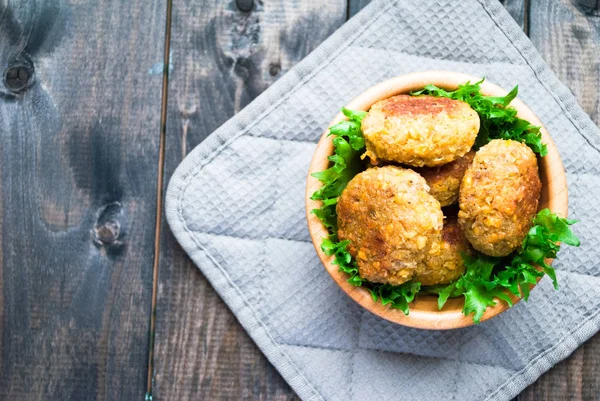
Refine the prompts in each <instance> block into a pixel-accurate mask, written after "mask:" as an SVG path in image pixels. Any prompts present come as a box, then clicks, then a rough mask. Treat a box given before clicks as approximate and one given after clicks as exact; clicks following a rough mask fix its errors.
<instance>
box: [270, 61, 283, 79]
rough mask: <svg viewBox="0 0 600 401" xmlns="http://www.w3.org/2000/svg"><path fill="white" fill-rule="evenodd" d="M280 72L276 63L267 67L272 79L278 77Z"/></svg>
mask: <svg viewBox="0 0 600 401" xmlns="http://www.w3.org/2000/svg"><path fill="white" fill-rule="evenodd" d="M280 72H281V66H280V65H279V64H277V63H272V64H271V65H270V66H269V74H270V75H271V76H272V77H274V76H276V75H278V74H279V73H280Z"/></svg>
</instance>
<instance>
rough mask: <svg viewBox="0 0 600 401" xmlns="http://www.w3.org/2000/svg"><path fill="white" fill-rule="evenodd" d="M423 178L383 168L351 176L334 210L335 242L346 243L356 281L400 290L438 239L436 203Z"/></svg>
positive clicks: (440, 219) (440, 221) (439, 216)
mask: <svg viewBox="0 0 600 401" xmlns="http://www.w3.org/2000/svg"><path fill="white" fill-rule="evenodd" d="M428 190H429V188H428V187H427V184H426V183H425V180H424V179H423V177H421V176H420V175H419V174H417V173H415V172H414V171H412V170H407V169H403V168H400V167H394V166H386V167H375V168H370V169H367V170H365V171H363V172H362V173H360V174H358V175H356V176H355V177H354V178H353V179H352V180H351V181H350V182H349V183H348V186H347V187H346V188H345V189H344V191H343V192H342V194H341V195H340V197H339V199H338V203H337V206H336V211H337V217H338V237H339V239H340V240H342V241H344V240H349V241H350V245H348V251H349V252H350V254H351V255H352V256H353V257H354V258H355V259H356V261H357V264H358V270H359V274H360V277H362V278H363V279H366V280H369V281H371V282H375V283H388V284H392V285H400V284H402V283H405V282H407V281H409V280H411V279H412V278H413V277H414V276H415V274H416V269H417V265H418V264H419V263H420V262H422V261H423V259H424V258H425V256H426V255H427V254H428V252H429V250H430V248H431V245H432V243H433V242H434V240H435V239H436V237H439V236H440V235H441V230H442V224H443V218H444V216H443V215H442V211H441V208H440V204H439V202H438V201H437V200H435V198H434V197H433V196H431V195H430V194H429V192H428Z"/></svg>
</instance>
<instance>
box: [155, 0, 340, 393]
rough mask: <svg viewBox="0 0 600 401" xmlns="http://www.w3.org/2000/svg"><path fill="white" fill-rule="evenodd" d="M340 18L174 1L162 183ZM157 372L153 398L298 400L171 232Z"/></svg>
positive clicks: (269, 5) (280, 1)
mask: <svg viewBox="0 0 600 401" xmlns="http://www.w3.org/2000/svg"><path fill="white" fill-rule="evenodd" d="M245 3H247V2H245ZM244 7H246V5H244ZM345 18H346V1H345V0H335V1H327V2H325V1H323V2H307V1H289V0H277V1H269V2H266V1H265V2H263V1H254V4H253V8H252V10H251V11H250V12H244V11H241V10H239V9H238V8H236V1H235V0H228V1H219V0H204V1H196V0H185V1H183V0H182V1H179V2H175V3H174V8H173V19H172V31H171V32H172V40H171V54H172V63H173V69H172V72H171V75H170V89H169V105H168V120H167V144H166V146H167V147H166V160H167V164H166V167H165V175H166V178H165V182H168V178H169V177H170V176H171V174H172V173H173V171H174V169H175V167H176V166H177V165H178V164H179V162H180V161H181V160H182V158H183V157H184V156H185V155H186V154H187V153H188V152H189V151H190V150H192V149H193V148H194V147H195V146H196V145H197V144H199V143H200V142H201V141H202V140H203V139H204V138H206V136H208V135H209V134H210V133H211V132H212V131H214V130H215V129H216V128H218V127H219V126H220V125H221V124H222V123H224V122H225V121H227V120H228V119H229V118H230V117H232V116H233V115H234V114H235V113H236V112H238V111H239V110H240V109H242V108H243V107H244V106H245V105H246V104H248V103H249V102H250V101H252V99H254V98H255V97H256V96H257V95H259V94H260V93H261V92H262V91H263V90H265V89H266V88H267V87H268V86H269V85H271V84H272V83H273V82H275V81H276V80H277V79H278V78H279V77H280V76H281V75H282V74H284V73H285V72H286V71H288V70H289V69H290V68H291V67H292V66H293V65H294V64H295V63H297V62H298V61H300V60H301V59H302V58H303V57H304V56H306V55H307V54H308V53H309V52H310V51H311V50H312V49H313V48H315V47H316V46H317V45H318V44H319V43H321V42H322V41H323V40H324V39H326V38H327V37H328V36H329V35H330V34H331V33H333V31H335V29H336V28H337V27H338V26H340V25H341V24H342V23H343V22H344V20H345ZM154 367H155V370H154V391H153V396H154V399H155V400H159V401H170V400H180V401H186V400H233V399H244V400H292V399H294V400H295V399H297V396H296V395H295V394H294V392H293V391H292V390H291V389H290V388H289V386H288V385H287V384H286V383H285V382H284V381H283V379H282V378H281V377H280V375H279V373H278V372H277V371H276V370H275V369H274V368H273V367H272V366H271V365H270V363H269V362H268V361H267V360H266V358H265V357H264V356H263V354H262V353H261V352H260V350H259V349H258V348H257V347H256V345H254V343H253V342H252V340H251V339H250V338H249V337H248V336H247V334H246V333H245V332H244V330H243V329H242V328H241V326H240V325H239V323H238V322H237V321H236V320H235V317H234V316H233V315H232V314H231V312H230V311H229V310H228V309H227V307H226V306H225V305H224V303H223V302H222V301H221V300H220V298H219V297H218V295H217V294H216V293H215V291H214V290H213V289H212V287H211V286H210V284H209V283H208V282H207V281H206V279H205V278H204V277H203V276H202V274H201V273H200V272H199V271H198V269H197V268H196V266H195V265H194V264H193V263H192V262H191V261H190V260H189V259H188V258H187V256H186V255H185V254H184V252H183V251H182V250H181V248H180V247H179V245H178V244H177V243H176V241H175V239H174V238H173V237H172V234H171V233H170V232H169V231H168V230H165V231H164V232H163V238H162V249H161V260H160V279H159V293H158V304H157V328H156V345H155V363H154Z"/></svg>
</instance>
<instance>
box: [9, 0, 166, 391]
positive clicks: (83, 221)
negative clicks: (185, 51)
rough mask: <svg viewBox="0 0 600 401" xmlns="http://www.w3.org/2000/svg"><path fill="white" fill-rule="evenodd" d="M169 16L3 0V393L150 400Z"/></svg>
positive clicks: (137, 6) (144, 8) (119, 7)
mask: <svg viewBox="0 0 600 401" xmlns="http://www.w3.org/2000/svg"><path fill="white" fill-rule="evenodd" d="M164 21H165V7H164V4H163V2H162V1H160V0H153V1H148V0H122V1H119V0H112V1H76V2H67V1H63V0H46V1H39V0H37V1H26V2H25V1H12V2H10V1H8V0H0V72H2V73H3V74H4V71H5V69H7V68H9V67H12V70H11V73H10V74H9V77H8V79H6V80H5V81H6V82H0V116H1V117H0V136H1V142H2V146H0V209H1V211H0V219H1V221H0V226H1V229H0V233H1V234H0V260H1V263H0V278H1V285H0V313H1V316H2V319H1V326H0V331H1V333H0V349H1V351H0V355H1V360H0V399H1V400H19V401H28V400H77V401H81V400H83V401H85V400H105V399H106V400H125V401H131V400H141V399H143V396H144V393H145V391H146V372H147V357H148V354H147V352H148V349H147V348H148V347H147V346H148V338H149V316H150V307H151V305H150V301H151V299H150V298H151V292H152V249H153V240H154V231H153V230H154V226H155V202H156V179H157V173H156V166H157V155H158V145H157V142H158V138H159V128H160V116H159V114H160V107H161V90H160V87H161V83H162V77H161V74H160V72H159V75H152V74H149V69H151V67H152V66H153V65H154V64H155V63H157V62H160V61H162V58H163V47H164ZM33 69H35V74H34V75H31V73H32V72H33ZM27 76H33V77H34V78H33V81H31V84H30V86H29V88H28V89H26V90H24V91H22V92H20V93H14V91H15V90H16V89H18V87H20V86H24V85H25V86H27V85H28V84H27V82H29V81H28V79H27Z"/></svg>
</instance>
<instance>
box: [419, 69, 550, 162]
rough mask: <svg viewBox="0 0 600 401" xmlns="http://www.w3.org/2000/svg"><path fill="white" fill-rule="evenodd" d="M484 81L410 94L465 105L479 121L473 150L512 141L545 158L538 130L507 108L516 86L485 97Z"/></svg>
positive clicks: (514, 110)
mask: <svg viewBox="0 0 600 401" xmlns="http://www.w3.org/2000/svg"><path fill="white" fill-rule="evenodd" d="M483 81H484V80H483V79H482V80H481V81H479V82H476V83H474V84H472V83H470V82H467V83H465V84H462V85H459V86H458V89H456V90H454V91H447V90H444V89H442V88H438V87H437V86H435V85H427V86H425V87H424V88H423V89H422V90H420V91H416V92H412V93H411V95H413V96H418V95H431V96H436V97H447V98H450V99H454V100H461V101H463V102H466V103H468V104H469V106H471V108H472V109H473V110H475V111H476V112H477V114H479V119H480V121H481V127H480V130H479V135H478V137H477V140H476V142H475V146H476V147H480V146H483V145H485V144H486V143H488V142H489V141H490V140H492V139H512V140H514V141H519V142H523V143H525V144H526V145H527V146H529V147H530V148H531V150H533V151H534V152H535V153H537V154H539V155H540V156H542V157H543V156H546V155H547V154H548V149H547V148H546V145H545V144H544V143H542V134H541V133H540V127H537V126H534V125H531V124H530V123H529V121H526V120H523V119H522V118H519V117H517V110H516V109H515V108H514V107H512V106H510V102H512V101H513V100H514V99H515V98H516V97H517V93H518V92H519V88H518V86H515V87H514V88H513V89H512V90H511V91H510V92H509V93H507V94H506V96H501V97H494V96H484V95H482V94H481V86H480V84H481V83H482V82H483Z"/></svg>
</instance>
